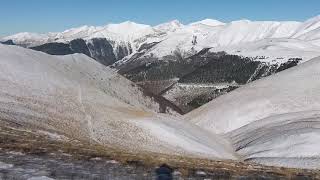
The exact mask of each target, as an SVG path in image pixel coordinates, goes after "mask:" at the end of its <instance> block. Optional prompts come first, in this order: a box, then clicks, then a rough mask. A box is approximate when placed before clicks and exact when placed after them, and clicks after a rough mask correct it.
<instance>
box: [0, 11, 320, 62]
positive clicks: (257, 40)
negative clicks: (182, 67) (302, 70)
mask: <svg viewBox="0 0 320 180" xmlns="http://www.w3.org/2000/svg"><path fill="white" fill-rule="evenodd" d="M77 38H83V39H92V38H106V39H108V40H111V41H112V43H113V48H117V47H118V46H119V45H120V44H122V45H125V46H128V47H129V46H130V47H131V48H132V50H133V52H132V53H135V52H136V51H137V50H138V49H139V47H140V46H141V45H143V44H145V43H154V42H157V43H158V44H156V45H155V46H154V47H153V48H152V49H151V50H149V51H148V52H147V53H146V54H145V55H146V56H148V55H152V56H154V57H163V56H166V55H169V54H172V53H173V51H175V50H176V49H178V50H179V51H180V52H181V53H182V55H183V56H190V55H192V54H194V53H197V52H198V51H200V50H202V49H203V48H213V49H212V50H213V51H227V52H229V53H235V54H239V55H243V56H249V57H256V56H261V54H262V55H263V56H267V57H268V58H267V59H266V60H265V61H268V62H272V61H284V60H282V59H285V60H288V59H289V58H304V59H306V60H309V59H310V58H313V57H317V56H320V44H319V39H320V16H316V17H314V18H311V19H309V20H307V21H305V22H296V21H250V20H238V21H232V22H229V23H223V22H220V21H217V20H213V19H204V20H202V21H198V22H194V23H190V24H187V25H183V24H181V23H180V22H179V21H177V20H174V21H171V22H167V23H163V24H160V25H157V26H153V27H152V26H150V25H144V24H138V23H134V22H130V21H126V22H123V23H120V24H108V25H106V26H97V27H95V26H82V27H79V28H73V29H69V30H66V31H64V32H57V33H47V34H35V33H19V34H15V35H12V36H8V37H4V38H2V40H9V39H10V40H13V41H14V42H15V43H16V44H20V45H24V46H29V47H30V46H35V45H40V44H44V43H48V42H68V41H71V40H73V39H77ZM194 40H196V41H194ZM243 47H245V48H243ZM309 47H311V49H309ZM129 57H131V56H130V55H129V56H128V57H127V58H129ZM127 58H126V57H125V58H124V59H123V61H125V60H126V59H127Z"/></svg>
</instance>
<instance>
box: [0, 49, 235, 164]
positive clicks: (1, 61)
mask: <svg viewBox="0 0 320 180" xmlns="http://www.w3.org/2000/svg"><path fill="white" fill-rule="evenodd" d="M0 84H1V86H0V120H1V121H6V122H11V123H12V122H13V123H16V124H20V125H22V126H27V127H29V128H36V129H37V130H42V131H50V132H57V133H58V134H63V135H65V136H67V137H72V138H75V139H78V140H86V141H91V142H96V143H100V144H105V145H109V146H110V145H111V146H112V147H120V148H124V149H126V150H128V151H135V152H139V151H151V152H158V153H167V154H180V155H189V156H197V157H199V156H201V157H206V158H213V159H215V158H219V159H220V158H227V159H234V158H235V155H234V153H233V149H232V148H231V146H230V144H229V143H228V141H226V140H224V138H222V137H220V136H219V135H215V134H213V133H209V132H206V131H203V130H202V129H201V128H199V127H197V126H195V125H193V124H191V123H186V122H183V121H181V120H179V119H177V118H176V117H174V116H165V115H161V114H157V113H155V112H153V111H154V108H157V106H158V104H157V103H156V102H154V101H153V100H152V99H151V98H148V97H145V96H143V93H142V92H141V91H139V89H138V88H137V87H136V86H135V85H134V84H132V83H131V82H130V81H128V80H126V79H125V78H123V77H121V76H120V75H118V74H116V73H115V72H114V71H113V70H111V69H109V68H107V67H105V66H103V65H101V64H99V63H97V62H96V61H94V60H93V59H91V58H89V57H87V56H84V55H80V54H75V55H68V56H51V55H47V54H45V53H42V52H37V51H33V50H29V49H25V48H21V47H16V46H5V45H0Z"/></svg>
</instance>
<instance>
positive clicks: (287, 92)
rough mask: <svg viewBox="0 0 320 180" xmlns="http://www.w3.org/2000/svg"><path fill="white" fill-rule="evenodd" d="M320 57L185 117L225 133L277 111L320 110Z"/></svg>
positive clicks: (204, 126) (251, 84)
mask: <svg viewBox="0 0 320 180" xmlns="http://www.w3.org/2000/svg"><path fill="white" fill-rule="evenodd" d="M319 70H320V58H314V59H313V60H310V61H308V62H306V63H303V64H301V65H300V66H298V67H294V68H290V69H288V70H286V71H283V72H280V73H278V74H275V75H272V76H269V77H266V78H264V79H261V80H258V81H254V82H252V83H250V84H248V85H246V86H244V87H241V88H239V89H236V90H235V91H232V92H231V93H229V94H226V95H224V96H221V97H218V98H217V99H215V100H213V101H211V102H210V103H208V104H206V105H204V106H202V107H200V108H198V109H196V110H194V111H192V112H191V113H189V114H187V115H186V118H188V119H191V121H192V122H193V123H195V124H197V125H199V126H200V127H203V128H205V129H208V130H210V131H213V132H219V133H226V132H230V131H232V130H235V129H237V128H240V127H242V126H244V125H247V124H249V123H251V122H254V121H257V120H260V119H263V118H267V117H269V116H273V115H277V114H285V113H292V112H299V111H310V110H320V81H319V78H320V73H319V72H320V71H319Z"/></svg>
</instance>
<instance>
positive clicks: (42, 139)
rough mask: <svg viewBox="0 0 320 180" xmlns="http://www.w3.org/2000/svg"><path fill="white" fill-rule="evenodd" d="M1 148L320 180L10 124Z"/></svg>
mask: <svg viewBox="0 0 320 180" xmlns="http://www.w3.org/2000/svg"><path fill="white" fill-rule="evenodd" d="M0 148H1V149H2V150H9V151H19V152H23V153H30V154H38V155H43V154H47V153H54V152H63V153H67V154H71V155H72V158H75V159H88V160H89V159H91V158H95V157H100V158H102V159H106V160H110V159H112V160H116V161H119V162H120V163H123V164H135V165H138V166H146V167H156V166H159V165H160V164H163V163H166V164H168V165H169V166H171V167H173V168H175V169H178V170H179V171H180V172H181V173H182V174H183V175H188V174H189V173H191V172H194V171H195V170H202V171H208V172H222V173H228V174H230V175H234V174H236V175H246V174H261V173H264V174H265V173H267V174H273V175H275V176H278V177H282V178H289V179H290V178H292V177H295V176H297V175H299V174H302V175H304V176H308V177H312V178H314V179H320V171H315V170H303V169H290V168H280V167H269V166H262V165H258V164H252V163H244V162H239V161H213V160H207V159H199V158H188V157H181V156H172V155H165V154H157V153H150V152H142V153H141V152H140V153H134V152H127V151H125V150H122V149H119V148H115V147H112V146H102V145H99V144H93V143H90V142H83V141H81V142H80V141H78V140H73V139H69V140H67V141H57V140H53V139H50V138H49V137H48V136H46V135H44V134H39V133H36V132H34V131H31V130H25V129H20V128H19V126H16V125H15V127H12V125H10V126H8V124H1V125H0Z"/></svg>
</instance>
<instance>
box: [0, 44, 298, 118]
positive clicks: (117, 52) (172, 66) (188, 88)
mask: <svg viewBox="0 0 320 180" xmlns="http://www.w3.org/2000/svg"><path fill="white" fill-rule="evenodd" d="M2 44H7V45H14V42H13V41H12V40H8V41H6V42H2ZM156 44H157V43H150V44H142V45H141V46H140V48H139V49H138V50H137V52H135V53H134V54H132V53H133V52H132V48H131V47H130V44H123V45H117V46H115V43H114V42H112V41H110V40H107V39H106V38H93V39H90V40H83V39H75V40H72V41H70V42H68V43H60V42H52V43H46V44H42V45H39V46H34V47H30V48H31V49H33V50H37V51H42V52H45V53H48V54H51V55H67V54H73V53H83V54H85V55H87V56H89V57H92V58H93V59H95V60H96V61H98V62H100V63H101V64H104V65H106V66H110V67H113V68H116V69H117V70H118V72H119V73H120V74H122V75H123V76H125V77H126V78H128V79H130V80H131V81H133V82H135V83H137V84H139V85H140V86H141V87H143V88H144V89H145V90H146V91H148V92H150V93H152V94H154V95H157V96H163V97H164V98H166V99H167V100H169V101H170V102H172V103H173V104H175V105H176V106H178V107H179V108H180V109H181V110H182V112H183V113H187V112H189V111H191V110H193V109H195V108H197V107H199V106H201V105H203V104H205V103H207V102H209V101H211V100H212V99H214V98H216V97H218V96H220V95H222V94H225V93H227V92H230V91H232V90H234V89H236V88H238V87H239V86H241V85H244V84H246V83H249V82H251V81H254V80H257V79H260V78H262V77H265V76H269V75H271V74H274V73H277V72H280V71H283V70H285V69H287V68H290V67H293V66H296V65H297V64H298V63H299V61H301V60H302V59H301V58H292V59H289V61H287V62H285V63H282V64H270V63H264V62H261V61H259V59H255V60H254V59H252V58H247V57H241V56H237V55H229V54H226V53H225V52H210V51H209V50H210V48H205V49H203V50H201V51H200V52H198V53H196V54H194V55H190V56H189V57H187V58H183V55H182V54H180V52H179V51H176V50H173V51H172V52H173V53H172V54H171V55H167V56H164V57H161V58H159V57H156V56H152V55H146V52H148V50H150V49H152V48H153V47H154V46H155V45H156ZM128 55H130V58H128V59H126V60H125V61H122V62H121V61H120V60H122V59H123V58H124V57H126V56H128ZM119 62H121V63H119Z"/></svg>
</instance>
